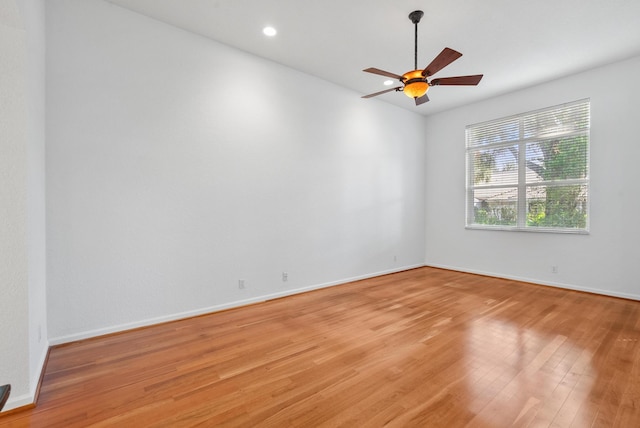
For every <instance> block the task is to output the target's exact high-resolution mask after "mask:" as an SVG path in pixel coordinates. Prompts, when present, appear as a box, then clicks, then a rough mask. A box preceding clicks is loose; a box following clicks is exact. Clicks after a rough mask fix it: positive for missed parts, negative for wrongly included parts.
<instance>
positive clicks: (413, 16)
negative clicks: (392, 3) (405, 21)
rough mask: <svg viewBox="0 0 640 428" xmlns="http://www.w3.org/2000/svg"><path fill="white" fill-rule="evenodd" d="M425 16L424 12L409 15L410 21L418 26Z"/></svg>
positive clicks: (417, 11)
mask: <svg viewBox="0 0 640 428" xmlns="http://www.w3.org/2000/svg"><path fill="white" fill-rule="evenodd" d="M423 16H424V12H423V11H421V10H414V11H413V12H411V13H410V14H409V19H410V20H411V22H413V23H414V24H417V23H418V22H420V20H421V19H422V17H423Z"/></svg>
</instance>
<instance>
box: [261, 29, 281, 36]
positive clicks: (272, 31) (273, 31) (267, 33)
mask: <svg viewBox="0 0 640 428" xmlns="http://www.w3.org/2000/svg"><path fill="white" fill-rule="evenodd" d="M262 32H263V33H264V35H265V36H269V37H273V36H275V35H276V34H278V32H277V31H276V29H275V28H273V27H264V28H263V29H262Z"/></svg>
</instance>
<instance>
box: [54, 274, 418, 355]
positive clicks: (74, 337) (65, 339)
mask: <svg viewBox="0 0 640 428" xmlns="http://www.w3.org/2000/svg"><path fill="white" fill-rule="evenodd" d="M422 266H424V265H423V264H417V265H409V266H403V267H400V268H395V269H389V270H385V271H381V272H375V273H370V274H365V275H360V276H355V277H351V278H344V279H340V280H337V281H332V282H326V283H323V284H315V285H310V286H307V287H300V288H296V289H293V290H284V291H281V292H278V293H272V294H265V295H261V296H256V297H252V298H249V299H244V300H236V301H233V302H228V303H223V304H220V305H214V306H209V307H206V308H200V309H195V310H193V311H186V312H180V313H175V314H171V315H165V316H161V317H156V318H149V319H146V320H141V321H136V322H132V323H126V324H119V325H114V326H110V327H105V328H99V329H95V330H87V331H84V332H80V333H74V334H69V335H66V336H59V337H53V338H50V339H49V344H50V345H51V346H56V345H61V344H64V343H70V342H77V341H79V340H84V339H89V338H92V337H98V336H104V335H105V334H112V333H119V332H122V331H126V330H132V329H135V328H140V327H147V326H150V325H154V324H160V323H163V322H168V321H176V320H180V319H185V318H191V317H195V316H198V315H205V314H210V313H214V312H219V311H224V310H226V309H232V308H237V307H241V306H246V305H250V304H253V303H259V302H264V301H267V300H273V299H278V298H281V297H286V296H292V295H295V294H299V293H304V292H307V291H312V290H318V289H321V288H326V287H332V286H335V285H340V284H346V283H349V282H353V281H359V280H361V279H367V278H373V277H376V276H381V275H387V274H390V273H396V272H402V271H405V270H410V269H415V268H419V267H422Z"/></svg>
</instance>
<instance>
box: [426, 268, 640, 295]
mask: <svg viewBox="0 0 640 428" xmlns="http://www.w3.org/2000/svg"><path fill="white" fill-rule="evenodd" d="M425 266H428V267H434V268H439V269H447V270H453V271H457V272H465V273H473V274H476V275H484V276H491V277H494V278H503V279H511V280H514V281H521V282H529V283H532V284H539V285H545V286H548V287H555V288H564V289H567V290H574V291H583V292H585V293H592V294H601V295H603V296H610V297H620V298H622V299H629V300H640V295H638V294H628V293H619V292H616V291H611V290H600V289H597V288H588V287H581V286H578V285H573V284H564V283H560V282H551V281H541V280H539V279H534V278H527V277H522V276H517V275H504V274H501V273H495V272H487V271H482V270H475V269H466V268H461V267H458V266H447V265H438V264H425Z"/></svg>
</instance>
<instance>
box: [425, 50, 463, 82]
mask: <svg viewBox="0 0 640 428" xmlns="http://www.w3.org/2000/svg"><path fill="white" fill-rule="evenodd" d="M461 56H462V54H461V53H460V52H458V51H454V50H453V49H449V48H444V49H443V50H442V52H440V53H439V54H438V56H437V57H435V58H434V60H433V61H431V64H429V65H427V68H425V69H424V70H422V75H423V76H433V75H434V74H436V73H437V72H438V71H440V70H442V69H443V68H445V67H446V66H447V65H449V64H451V63H452V62H453V61H455V60H457V59H458V58H460V57H461Z"/></svg>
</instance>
